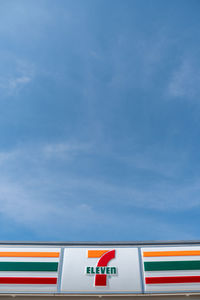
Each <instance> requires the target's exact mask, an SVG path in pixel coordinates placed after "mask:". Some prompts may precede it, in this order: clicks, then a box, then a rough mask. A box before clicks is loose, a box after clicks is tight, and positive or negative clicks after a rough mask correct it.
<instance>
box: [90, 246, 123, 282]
mask: <svg viewBox="0 0 200 300" xmlns="http://www.w3.org/2000/svg"><path fill="white" fill-rule="evenodd" d="M88 258H99V260H98V261H97V265H96V267H86V274H87V275H94V276H95V286H106V285H107V275H116V274H117V268H116V267H108V263H109V262H110V261H111V259H113V258H115V250H88Z"/></svg>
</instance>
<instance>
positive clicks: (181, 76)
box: [168, 58, 200, 100]
mask: <svg viewBox="0 0 200 300" xmlns="http://www.w3.org/2000/svg"><path fill="white" fill-rule="evenodd" d="M168 94H169V95H170V96H171V97H174V98H182V97H184V98H188V100H190V99H191V98H195V97H196V98H197V97H199V96H200V65H199V62H195V61H193V60H192V59H186V58H185V59H184V60H183V61H182V63H181V64H180V65H179V67H178V68H177V69H176V70H175V71H174V72H173V74H172V78H171V80H170V82H169V86H168ZM196 100H199V99H198V98H197V99H196Z"/></svg>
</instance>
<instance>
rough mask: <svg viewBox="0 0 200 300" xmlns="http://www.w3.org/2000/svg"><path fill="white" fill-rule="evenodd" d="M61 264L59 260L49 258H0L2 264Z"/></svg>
mask: <svg viewBox="0 0 200 300" xmlns="http://www.w3.org/2000/svg"><path fill="white" fill-rule="evenodd" d="M1 261H2V262H3V261H5V262H9V261H10V262H12V261H13V262H59V257H58V258H55V257H53V258H49V257H0V262H1Z"/></svg>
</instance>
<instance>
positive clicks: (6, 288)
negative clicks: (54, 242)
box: [0, 247, 60, 293]
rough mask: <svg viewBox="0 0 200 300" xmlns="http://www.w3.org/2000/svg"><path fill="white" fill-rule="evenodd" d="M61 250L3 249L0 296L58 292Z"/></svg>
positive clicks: (35, 248) (0, 249)
mask: <svg viewBox="0 0 200 300" xmlns="http://www.w3.org/2000/svg"><path fill="white" fill-rule="evenodd" d="M59 257H60V248H48V247H46V248H45V247H43V248H40V247H1V248H0V293H1V292H2V293H3V292H4V293H10V292H23V293H24V292H26V293H35V292H57V287H58V271H59Z"/></svg>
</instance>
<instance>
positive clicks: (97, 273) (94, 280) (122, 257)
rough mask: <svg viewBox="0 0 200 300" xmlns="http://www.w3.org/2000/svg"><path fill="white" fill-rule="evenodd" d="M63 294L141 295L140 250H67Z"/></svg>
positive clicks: (63, 274)
mask: <svg viewBox="0 0 200 300" xmlns="http://www.w3.org/2000/svg"><path fill="white" fill-rule="evenodd" d="M130 266H131V267H130ZM61 292H70V293H71V292H77V293H80V292H88V293H101V292H104V293H111V292H112V293H113V292H122V293H123V292H132V293H141V292H142V290H141V279H140V268H139V258H138V249H137V248H118V247H116V248H114V249H113V248H65V251H64V261H63V273H62V281H61Z"/></svg>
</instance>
